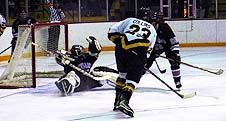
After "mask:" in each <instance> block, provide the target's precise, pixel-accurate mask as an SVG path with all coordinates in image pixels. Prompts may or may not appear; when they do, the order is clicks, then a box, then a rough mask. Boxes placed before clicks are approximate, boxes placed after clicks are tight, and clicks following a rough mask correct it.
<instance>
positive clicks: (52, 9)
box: [46, 0, 65, 52]
mask: <svg viewBox="0 0 226 121" xmlns="http://www.w3.org/2000/svg"><path fill="white" fill-rule="evenodd" d="M46 2H47V5H48V8H49V20H48V21H49V22H50V23H54V22H61V21H62V20H63V19H64V18H65V14H64V12H63V11H62V10H61V9H60V7H59V2H58V1H57V0H55V1H54V2H53V4H52V3H51V2H50V1H49V0H47V1H46ZM48 32H49V37H48V42H47V50H48V51H51V52H56V51H57V50H58V42H59V36H60V26H58V25H57V26H50V28H49V30H48Z"/></svg>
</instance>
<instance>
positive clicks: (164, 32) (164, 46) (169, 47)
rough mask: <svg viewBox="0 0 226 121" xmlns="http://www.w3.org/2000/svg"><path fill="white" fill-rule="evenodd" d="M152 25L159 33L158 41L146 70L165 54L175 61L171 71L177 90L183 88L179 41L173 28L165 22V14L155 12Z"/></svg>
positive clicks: (172, 62) (171, 63)
mask: <svg viewBox="0 0 226 121" xmlns="http://www.w3.org/2000/svg"><path fill="white" fill-rule="evenodd" d="M152 24H153V25H154V26H155V28H156V31H157V40H156V43H155V46H154V49H153V51H152V53H151V55H150V57H149V58H148V61H147V64H146V68H150V67H151V66H152V64H153V61H155V59H156V58H157V57H158V55H160V54H162V53H163V52H164V53H165V55H166V57H168V58H172V59H174V60H175V61H170V60H169V63H170V65H171V71H172V75H173V79H174V82H175V85H176V88H178V89H179V88H181V87H182V85H181V82H180V80H181V75H180V63H179V62H180V60H181V58H180V53H179V51H180V49H179V41H178V40H177V39H176V37H175V34H174V32H173V30H172V29H171V27H170V26H169V25H168V24H167V23H165V22H164V19H163V13H162V12H155V13H154V14H153V16H152Z"/></svg>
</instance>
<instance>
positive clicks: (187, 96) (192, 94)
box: [181, 92, 196, 99]
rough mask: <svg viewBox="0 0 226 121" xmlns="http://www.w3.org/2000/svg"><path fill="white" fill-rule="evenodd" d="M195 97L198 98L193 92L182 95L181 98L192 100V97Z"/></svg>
mask: <svg viewBox="0 0 226 121" xmlns="http://www.w3.org/2000/svg"><path fill="white" fill-rule="evenodd" d="M194 96H196V92H192V93H189V94H181V97H182V98H183V99H188V98H192V97H194Z"/></svg>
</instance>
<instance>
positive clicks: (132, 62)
mask: <svg viewBox="0 0 226 121" xmlns="http://www.w3.org/2000/svg"><path fill="white" fill-rule="evenodd" d="M137 15H138V18H139V19H138V18H127V19H125V20H123V21H120V22H118V23H116V24H114V25H113V26H111V28H110V29H109V32H108V38H109V40H111V41H112V42H113V43H114V44H115V58H116V64H117V69H118V71H119V76H118V79H117V83H118V84H120V85H117V86H116V88H115V90H116V96H115V103H114V109H113V110H120V111H121V112H123V113H125V114H126V115H129V116H131V117H133V113H134V112H133V110H132V108H130V106H129V100H130V98H131V96H132V94H133V92H134V90H135V87H136V86H137V85H138V83H139V82H140V78H141V76H142V72H143V71H144V65H145V64H146V60H147V51H148V49H149V48H153V46H154V44H155V39H156V36H157V35H156V31H155V28H154V27H153V26H152V25H151V24H150V23H148V22H147V21H145V20H146V19H147V15H148V11H147V10H145V9H143V8H141V9H139V11H138V14H137Z"/></svg>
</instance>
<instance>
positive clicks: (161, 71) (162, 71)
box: [155, 59, 166, 74]
mask: <svg viewBox="0 0 226 121" xmlns="http://www.w3.org/2000/svg"><path fill="white" fill-rule="evenodd" d="M155 64H156V66H157V68H158V70H159V72H160V73H161V74H163V73H166V69H164V70H161V69H160V67H159V64H158V63H157V60H156V59H155Z"/></svg>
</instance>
